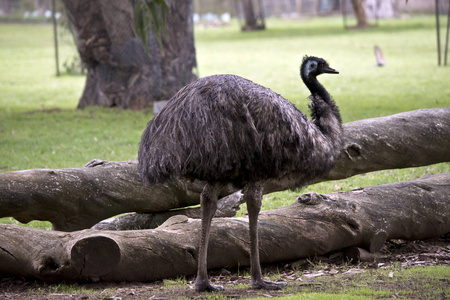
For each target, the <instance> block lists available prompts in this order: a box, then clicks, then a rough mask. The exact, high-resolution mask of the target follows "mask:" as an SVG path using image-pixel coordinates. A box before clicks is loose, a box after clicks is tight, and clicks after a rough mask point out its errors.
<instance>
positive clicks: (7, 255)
mask: <svg viewBox="0 0 450 300" xmlns="http://www.w3.org/2000/svg"><path fill="white" fill-rule="evenodd" d="M449 194H450V173H447V174H439V175H433V176H430V177H429V178H426V179H419V180H414V181H410V182H399V183H394V184H387V185H382V186H374V187H366V188H361V189H359V190H355V191H351V192H342V193H332V194H326V195H319V194H315V193H310V194H305V195H302V196H300V197H299V198H298V201H297V202H296V203H294V204H292V205H290V206H286V207H282V208H278V209H274V210H268V211H263V212H262V213H261V214H260V224H259V234H260V252H261V262H262V263H269V262H278V261H288V260H297V259H300V258H303V257H311V256H314V255H323V254H326V253H328V252H330V251H334V250H339V249H343V248H347V247H361V248H365V249H367V250H369V251H372V252H373V251H378V250H379V249H380V248H381V246H382V245H383V243H384V242H385V241H386V240H387V239H405V240H416V239H428V238H433V237H438V236H441V235H442V234H445V233H448V232H450V197H449ZM200 228H201V222H200V220H193V219H188V218H187V217H185V216H175V217H172V218H170V219H169V220H167V221H166V222H165V223H164V224H163V225H161V226H160V227H159V228H158V229H154V230H138V231H115V232H114V231H96V230H85V231H78V232H74V233H62V232H55V231H45V230H39V229H32V228H26V227H20V226H14V225H0V274H1V273H4V274H12V275H17V276H24V277H33V278H39V279H43V280H59V281H61V280H70V281H84V280H94V281H97V280H101V281H149V280H158V279H162V278H168V277H175V276H180V275H191V274H194V273H195V270H196V265H197V257H198V248H197V245H198V239H199V233H200ZM208 259H209V261H208V266H209V267H210V268H222V267H233V266H239V265H240V266H247V265H248V264H249V239H248V220H247V219H246V218H217V219H214V220H213V223H212V227H211V242H210V247H209V256H208Z"/></svg>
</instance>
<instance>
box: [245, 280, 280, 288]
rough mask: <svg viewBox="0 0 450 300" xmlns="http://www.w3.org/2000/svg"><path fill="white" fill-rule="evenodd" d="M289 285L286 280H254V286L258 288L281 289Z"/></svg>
mask: <svg viewBox="0 0 450 300" xmlns="http://www.w3.org/2000/svg"><path fill="white" fill-rule="evenodd" d="M285 286H287V283H286V282H272V281H267V280H263V279H261V280H257V281H253V283H252V288H253V289H258V290H280V289H282V288H284V287H285Z"/></svg>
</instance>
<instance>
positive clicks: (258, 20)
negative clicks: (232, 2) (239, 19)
mask: <svg viewBox="0 0 450 300" xmlns="http://www.w3.org/2000/svg"><path fill="white" fill-rule="evenodd" d="M258 4H259V5H258V6H259V9H260V13H259V14H257V13H255V6H254V5H253V0H242V12H243V15H244V25H242V30H243V31H248V30H263V29H265V28H266V26H265V23H264V16H263V14H262V4H261V1H259V2H258Z"/></svg>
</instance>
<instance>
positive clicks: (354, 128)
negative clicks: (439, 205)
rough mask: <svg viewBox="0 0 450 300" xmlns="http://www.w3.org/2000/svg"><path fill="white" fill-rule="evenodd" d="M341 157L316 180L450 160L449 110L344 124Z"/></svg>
mask: <svg viewBox="0 0 450 300" xmlns="http://www.w3.org/2000/svg"><path fill="white" fill-rule="evenodd" d="M344 130H345V146H344V151H343V155H341V157H340V159H339V160H338V161H337V164H336V166H335V167H334V169H333V170H332V171H331V172H330V173H328V174H327V175H326V176H325V177H324V178H321V179H320V180H319V181H325V180H336V179H343V178H347V177H351V176H354V175H357V174H362V173H367V172H372V171H379V170H387V169H400V168H409V167H419V166H426V165H431V164H435V163H440V162H449V161H450V151H449V149H450V107H443V108H434V109H419V110H415V111H410V112H405V113H400V114H395V115H391V116H387V117H380V118H372V119H365V120H360V121H355V122H350V123H346V124H345V125H344Z"/></svg>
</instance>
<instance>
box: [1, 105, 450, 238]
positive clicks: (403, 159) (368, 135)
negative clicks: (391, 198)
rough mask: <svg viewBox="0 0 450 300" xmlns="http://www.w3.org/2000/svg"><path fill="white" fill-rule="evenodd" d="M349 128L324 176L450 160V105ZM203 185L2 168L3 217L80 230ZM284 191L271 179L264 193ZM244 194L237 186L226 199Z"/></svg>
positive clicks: (155, 206)
mask: <svg viewBox="0 0 450 300" xmlns="http://www.w3.org/2000/svg"><path fill="white" fill-rule="evenodd" d="M344 133H345V137H344V138H345V147H344V150H343V154H342V155H341V157H340V159H339V161H338V162H337V166H336V168H335V169H334V170H332V171H331V172H330V173H329V174H328V175H327V176H325V178H321V179H318V180H317V181H323V180H330V179H341V178H346V177H350V176H353V175H356V174H361V173H365V172H371V171H377V170H382V169H394V168H406V167H417V166H424V165H430V164H434V163H439V162H448V161H450V151H449V150H448V149H450V108H436V109H427V110H418V111H412V112H406V113H401V114H396V115H393V116H388V117H382V118H374V119H367V120H361V121H356V122H351V123H347V124H345V125H344ZM203 185H204V183H203V182H197V181H195V182H190V181H186V182H184V181H173V182H170V183H168V184H155V185H150V186H143V185H142V183H141V181H140V179H139V176H138V174H137V166H136V162H103V161H95V160H94V161H92V162H91V163H89V164H88V165H87V166H86V167H85V168H76V169H60V170H49V169H44V170H26V171H16V172H5V173H0V191H1V193H0V217H14V218H16V219H17V220H19V221H21V222H29V221H31V220H48V221H50V222H51V223H52V224H53V226H54V228H55V229H57V230H66V231H72V230H79V229H84V228H90V227H91V226H93V225H94V224H96V223H97V222H99V221H101V220H103V219H106V218H109V217H111V216H114V215H117V214H120V213H125V212H159V211H167V210H171V209H175V208H179V207H186V206H191V205H196V204H198V203H199V195H200V192H201V191H202V188H203ZM282 189H283V187H282V186H281V185H275V184H271V185H266V186H265V190H264V192H265V193H271V192H275V191H279V190H282ZM236 191H237V189H235V188H233V187H232V186H229V187H228V188H227V189H226V190H225V191H223V194H222V195H221V196H226V195H229V194H231V193H233V192H236ZM150 217H152V216H150ZM152 218H153V217H152ZM158 220H160V219H158ZM136 226H137V225H136Z"/></svg>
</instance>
